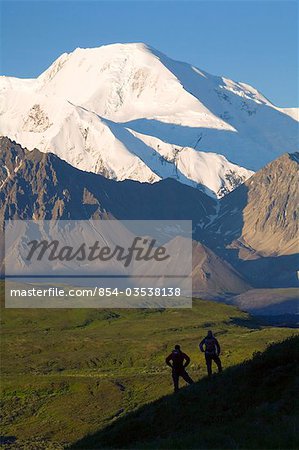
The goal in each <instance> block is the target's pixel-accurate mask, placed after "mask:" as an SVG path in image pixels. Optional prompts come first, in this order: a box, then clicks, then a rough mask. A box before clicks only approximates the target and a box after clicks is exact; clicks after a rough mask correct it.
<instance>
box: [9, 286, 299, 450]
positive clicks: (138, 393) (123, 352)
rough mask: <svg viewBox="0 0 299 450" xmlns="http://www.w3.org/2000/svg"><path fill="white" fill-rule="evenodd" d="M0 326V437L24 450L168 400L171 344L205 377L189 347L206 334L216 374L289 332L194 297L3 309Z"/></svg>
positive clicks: (58, 442) (55, 444) (61, 441)
mask: <svg viewBox="0 0 299 450" xmlns="http://www.w3.org/2000/svg"><path fill="white" fill-rule="evenodd" d="M0 295H1V299H2V303H3V285H2V286H1V294H0ZM1 321H2V325H1V356H2V358H1V370H2V380H1V381H2V383H1V388H2V404H1V409H2V421H1V423H2V425H1V426H2V430H1V435H2V436H12V440H15V443H14V444H12V445H10V446H9V448H16V449H21V448H24V449H26V450H31V449H52V448H55V450H56V449H59V448H62V447H63V446H64V445H66V444H68V443H71V442H75V441H77V440H79V439H81V438H83V437H84V436H86V435H87V434H90V433H95V432H96V431H98V430H100V429H103V428H105V427H106V426H107V425H109V424H110V423H112V422H113V421H114V420H115V419H117V418H122V416H124V415H126V414H127V413H129V412H131V411H133V410H135V409H136V408H139V407H140V406H141V405H144V404H147V403H149V402H152V401H154V400H156V399H158V398H160V397H162V396H164V395H167V394H170V393H171V392H172V385H171V376H170V370H169V368H167V367H166V366H165V364H164V358H165V356H166V355H167V354H168V353H169V352H170V350H171V349H172V348H173V345H174V344H176V343H180V344H181V345H182V348H183V350H184V351H186V352H187V353H188V354H189V355H190V356H191V365H190V374H191V375H192V377H194V379H196V380H197V379H200V378H202V377H204V376H205V374H206V371H205V365H204V360H203V357H202V355H201V354H199V352H198V349H197V344H198V342H199V340H200V339H201V338H202V337H203V336H204V335H205V334H206V332H207V329H209V328H212V329H213V330H214V331H215V332H216V335H217V337H218V338H219V341H220V343H221V345H222V348H223V355H222V359H223V365H224V368H228V367H230V366H233V365H236V364H238V363H240V362H242V361H243V360H244V359H246V358H250V357H251V356H252V354H253V353H254V352H255V351H262V350H264V349H265V348H266V346H267V345H268V344H269V343H271V342H275V341H278V340H282V339H285V338H287V337H288V336H291V335H292V334H294V333H296V331H294V330H292V329H288V328H275V327H272V326H263V325H262V324H261V323H260V322H258V321H257V320H255V319H252V318H251V317H250V316H249V315H248V314H246V313H243V312H241V311H240V310H238V309H237V308H235V307H232V306H227V305H224V304H217V303H212V302H207V301H200V300H198V301H194V306H193V308H192V309H184V310H117V311H116V310H115V311H111V310H92V309H90V310H88V309H81V310H79V309H74V310H43V309H41V310H38V309H32V310H29V309H27V310H25V309H23V310H22V309H16V310H13V309H10V310H9V309H3V308H2V310H1ZM4 448H6V447H4Z"/></svg>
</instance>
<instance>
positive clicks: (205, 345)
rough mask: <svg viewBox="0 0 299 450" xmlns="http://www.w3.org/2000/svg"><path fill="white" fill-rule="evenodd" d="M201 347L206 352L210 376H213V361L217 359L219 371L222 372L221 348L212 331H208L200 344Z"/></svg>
mask: <svg viewBox="0 0 299 450" xmlns="http://www.w3.org/2000/svg"><path fill="white" fill-rule="evenodd" d="M199 349H200V351H201V352H204V354H205V358H206V364H207V370H208V376H209V378H211V376H212V361H215V363H216V364H217V367H218V372H219V373H220V372H222V365H221V361H220V358H219V355H220V350H221V349H220V345H219V342H218V341H217V339H216V338H215V336H213V333H212V331H208V335H207V336H206V337H205V338H204V339H203V340H202V341H201V343H200V344H199Z"/></svg>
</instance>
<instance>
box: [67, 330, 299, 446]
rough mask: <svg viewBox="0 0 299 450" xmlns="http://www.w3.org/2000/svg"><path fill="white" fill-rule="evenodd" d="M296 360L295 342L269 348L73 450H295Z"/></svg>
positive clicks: (298, 351) (296, 339)
mask: <svg viewBox="0 0 299 450" xmlns="http://www.w3.org/2000/svg"><path fill="white" fill-rule="evenodd" d="M298 358H299V337H298V336H297V337H293V338H290V339H287V340H286V341H284V342H282V343H279V344H273V345H272V346H271V347H269V348H268V349H267V350H266V351H265V352H264V353H257V354H256V355H255V356H254V357H253V359H252V360H250V361H247V362H243V363H242V364H239V365H238V366H235V367H231V368H229V369H226V371H225V372H224V373H223V374H221V375H216V376H214V379H212V380H210V381H209V380H207V379H204V380H201V381H199V382H198V383H196V384H195V385H193V386H190V387H187V388H185V389H183V390H181V392H179V393H178V394H172V395H168V396H166V397H163V398H162V399H160V400H157V401H156V402H154V403H152V404H151V405H146V406H143V407H142V408H140V409H138V410H137V411H136V412H134V413H131V414H129V415H128V416H126V417H124V418H122V419H120V420H118V421H116V422H115V423H114V424H112V425H110V426H109V427H108V428H106V429H105V430H103V431H101V432H99V433H98V434H95V435H93V436H89V437H87V438H85V439H83V440H82V441H81V442H78V443H77V445H75V446H73V447H72V449H75V448H76V449H78V448H81V449H82V448H83V449H100V448H105V449H107V448H131V449H132V448H136V449H149V448H151V449H162V448H163V449H216V448H217V449H297V448H298V446H299V437H298V434H297V433H296V425H297V426H298V402H297V405H295V402H296V398H297V397H296V395H297V393H298V371H296V369H297V368H298ZM296 375H297V380H296ZM296 384H297V386H296ZM296 388H297V389H296Z"/></svg>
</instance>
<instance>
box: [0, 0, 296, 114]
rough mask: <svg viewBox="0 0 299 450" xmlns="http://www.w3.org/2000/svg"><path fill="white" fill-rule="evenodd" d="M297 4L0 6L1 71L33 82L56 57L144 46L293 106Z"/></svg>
mask: <svg viewBox="0 0 299 450" xmlns="http://www.w3.org/2000/svg"><path fill="white" fill-rule="evenodd" d="M297 12H298V2H297V1H287V0H284V1H278V0H274V1H271V0H265V1H261V0H259V1H251V0H250V1H244V0H235V1H226V0H222V1H211V0H209V1H199V0H197V1H188V0H180V1H171V0H164V1H153V0H152V1H142V0H141V1H140V0H139V1H138V2H137V1H126V0H122V1H111V0H110V1H96V0H94V1H75V2H74V1H57V2H56V1H43V0H40V1H32V2H29V1H19V2H17V1H2V2H1V41H2V45H1V74H2V75H10V76H18V77H35V76H37V75H39V74H40V73H41V72H42V71H44V70H45V69H46V68H47V67H48V66H49V65H50V64H51V63H52V62H53V61H54V60H55V59H56V58H57V57H58V56H59V55H60V54H61V53H63V52H65V51H67V52H69V51H72V50H73V49H74V48H76V47H96V46H100V45H102V44H108V43H114V42H145V43H147V44H150V45H152V46H153V47H155V48H157V49H158V50H160V51H162V52H164V53H166V54H167V55H168V56H170V57H172V58H174V59H178V60H183V61H187V62H189V63H192V64H194V65H196V66H197V67H200V68H201V69H203V70H206V71H208V72H210V73H213V74H216V75H224V76H226V77H229V78H232V79H235V80H237V81H243V82H247V83H249V84H252V85H253V86H255V87H256V88H258V89H259V90H260V91H261V92H262V93H263V94H264V95H265V96H266V97H268V98H269V99H270V100H271V101H273V102H274V103H275V104H277V105H278V106H298V57H297V54H298V26H297V21H298V15H297Z"/></svg>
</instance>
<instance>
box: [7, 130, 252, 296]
mask: <svg viewBox="0 0 299 450" xmlns="http://www.w3.org/2000/svg"><path fill="white" fill-rule="evenodd" d="M0 150H1V151H0V162H1V167H2V171H1V172H0V183H1V191H0V210H1V213H0V223H1V227H3V221H4V220H5V219H6V220H7V219H35V220H38V219H90V218H94V219H98V218H103V219H105V218H116V219H122V220H125V219H136V220H137V219H139V220H142V219H151V220H154V219H160V220H163V219H166V220H193V222H194V223H198V222H199V221H204V222H206V221H207V220H208V219H207V218H208V216H209V215H210V214H214V213H215V211H216V206H217V204H216V201H215V200H213V199H211V198H210V197H209V196H207V195H205V194H204V193H202V192H201V191H198V190H196V189H192V188H190V187H188V186H185V185H183V184H181V183H178V182H176V181H175V180H171V179H167V180H163V181H160V182H158V183H155V184H148V183H138V182H133V181H123V182H116V181H113V180H108V179H106V178H104V177H102V176H101V175H95V174H92V173H86V172H82V171H79V170H78V169H75V168H74V167H72V166H70V165H68V164H67V163H66V162H64V161H62V160H60V159H59V158H58V157H57V156H55V155H53V154H51V153H49V154H44V153H41V152H39V151H38V150H33V151H31V152H29V151H27V150H24V149H23V148H22V147H20V146H19V145H17V144H15V143H13V142H11V141H10V140H9V139H8V138H0ZM172 245H176V244H175V243H174V244H172ZM142 275H145V274H144V273H142ZM192 275H193V279H194V289H195V290H196V292H197V293H198V294H199V295H201V296H202V297H204V298H223V297H225V295H226V293H227V292H230V293H234V294H238V293H241V292H244V291H245V290H247V289H248V288H249V287H250V286H249V285H248V284H247V283H246V281H245V280H244V279H243V278H242V277H241V276H240V275H239V274H238V273H237V272H236V271H235V270H234V269H233V268H232V267H231V266H230V265H229V264H227V263H226V262H225V261H223V260H221V259H220V258H219V257H217V256H216V255H215V254H214V253H213V252H212V251H211V250H209V249H207V248H206V247H204V246H202V245H201V244H200V243H194V245H193V273H192Z"/></svg>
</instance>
